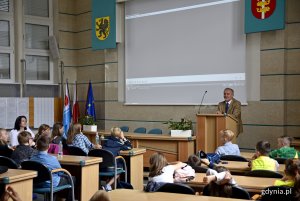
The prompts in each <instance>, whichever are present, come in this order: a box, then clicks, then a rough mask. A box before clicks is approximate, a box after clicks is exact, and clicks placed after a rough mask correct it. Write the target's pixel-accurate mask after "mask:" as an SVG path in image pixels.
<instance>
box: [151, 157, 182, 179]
mask: <svg viewBox="0 0 300 201" xmlns="http://www.w3.org/2000/svg"><path fill="white" fill-rule="evenodd" d="M185 165H186V164H185V163H182V162H175V163H172V164H170V163H168V161H167V159H166V157H165V156H164V155H163V154H161V153H155V154H152V155H151V157H150V168H149V181H153V182H164V183H174V177H173V175H174V172H175V170H177V169H180V168H182V167H184V166H185Z"/></svg>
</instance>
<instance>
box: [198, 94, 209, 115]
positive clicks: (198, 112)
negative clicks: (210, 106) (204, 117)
mask: <svg viewBox="0 0 300 201" xmlns="http://www.w3.org/2000/svg"><path fill="white" fill-rule="evenodd" d="M206 93H207V91H205V92H204V94H203V96H202V100H201V103H200V105H199V109H198V114H200V109H201V106H202V103H203V99H204V97H205V95H206Z"/></svg>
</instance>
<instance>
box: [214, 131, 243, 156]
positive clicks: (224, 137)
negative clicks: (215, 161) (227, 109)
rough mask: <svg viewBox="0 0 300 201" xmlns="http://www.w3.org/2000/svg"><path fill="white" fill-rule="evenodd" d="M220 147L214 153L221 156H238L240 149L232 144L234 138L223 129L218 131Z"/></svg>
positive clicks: (230, 132) (232, 134)
mask: <svg viewBox="0 0 300 201" xmlns="http://www.w3.org/2000/svg"><path fill="white" fill-rule="evenodd" d="M220 137H221V142H222V143H223V145H222V146H219V147H218V148H217V149H216V151H215V153H216V154H219V155H220V156H222V155H237V156H239V155H240V149H239V146H238V145H237V144H232V142H231V141H232V139H233V138H234V133H233V132H232V131H231V130H229V129H224V130H221V131H220Z"/></svg>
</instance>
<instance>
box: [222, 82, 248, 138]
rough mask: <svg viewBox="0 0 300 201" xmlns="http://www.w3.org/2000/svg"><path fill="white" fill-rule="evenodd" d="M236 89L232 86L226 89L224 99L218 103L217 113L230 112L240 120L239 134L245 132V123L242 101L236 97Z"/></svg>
mask: <svg viewBox="0 0 300 201" xmlns="http://www.w3.org/2000/svg"><path fill="white" fill-rule="evenodd" d="M233 96H234V91H233V89H231V88H225V89H224V101H222V102H220V103H219V105H218V111H217V114H226V115H227V114H229V115H232V116H233V117H234V118H236V119H237V120H238V133H236V135H237V136H238V135H239V134H240V133H242V132H243V124H242V119H241V102H240V101H238V100H236V99H234V98H233Z"/></svg>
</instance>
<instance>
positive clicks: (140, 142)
mask: <svg viewBox="0 0 300 201" xmlns="http://www.w3.org/2000/svg"><path fill="white" fill-rule="evenodd" d="M83 133H84V134H85V135H86V136H87V137H88V138H89V139H90V140H92V141H93V140H94V139H95V134H96V132H86V131H84V132H83ZM98 133H99V134H100V135H104V136H109V135H110V132H108V131H98ZM124 135H125V137H126V138H128V139H130V141H131V142H132V145H133V147H135V148H145V149H146V153H145V154H144V167H149V158H150V156H151V155H152V154H153V153H156V152H161V153H163V154H164V155H165V157H166V158H167V160H168V161H169V162H172V161H187V159H188V157H189V155H191V154H194V153H195V142H196V137H195V136H192V137H190V138H178V137H171V136H170V135H168V134H163V135H155V134H143V133H128V132H124Z"/></svg>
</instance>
